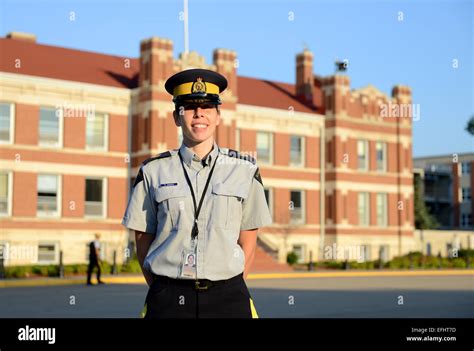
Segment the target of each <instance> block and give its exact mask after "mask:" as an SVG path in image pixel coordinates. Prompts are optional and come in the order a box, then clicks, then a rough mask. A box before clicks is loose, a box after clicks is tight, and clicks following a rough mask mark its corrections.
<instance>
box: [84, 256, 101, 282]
mask: <svg viewBox="0 0 474 351" xmlns="http://www.w3.org/2000/svg"><path fill="white" fill-rule="evenodd" d="M95 267H97V281H99V282H100V265H99V261H98V260H96V259H95V260H94V259H91V260H89V267H87V283H88V284H90V283H91V276H92V271H93V270H94V268H95Z"/></svg>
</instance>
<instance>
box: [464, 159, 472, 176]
mask: <svg viewBox="0 0 474 351" xmlns="http://www.w3.org/2000/svg"><path fill="white" fill-rule="evenodd" d="M468 171H469V172H468ZM471 172H472V169H471V162H469V161H464V162H461V174H465V175H468V174H471Z"/></svg>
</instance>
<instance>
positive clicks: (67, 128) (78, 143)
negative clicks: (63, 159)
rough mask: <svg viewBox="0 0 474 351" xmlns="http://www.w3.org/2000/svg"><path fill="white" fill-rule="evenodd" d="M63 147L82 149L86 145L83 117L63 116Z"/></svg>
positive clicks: (84, 119)
mask: <svg viewBox="0 0 474 351" xmlns="http://www.w3.org/2000/svg"><path fill="white" fill-rule="evenodd" d="M63 121H64V147H67V148H76V149H84V148H85V147H86V122H87V119H86V118H85V117H64V119H63Z"/></svg>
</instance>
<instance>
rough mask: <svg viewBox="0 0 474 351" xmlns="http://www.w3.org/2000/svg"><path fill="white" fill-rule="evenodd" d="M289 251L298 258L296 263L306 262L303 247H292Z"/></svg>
mask: <svg viewBox="0 0 474 351" xmlns="http://www.w3.org/2000/svg"><path fill="white" fill-rule="evenodd" d="M291 251H293V252H294V253H295V254H296V257H298V261H297V262H298V263H304V262H305V261H306V257H305V246H304V245H293V249H292V250H291Z"/></svg>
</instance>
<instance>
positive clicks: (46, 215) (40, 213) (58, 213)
mask: <svg viewBox="0 0 474 351" xmlns="http://www.w3.org/2000/svg"><path fill="white" fill-rule="evenodd" d="M40 175H45V176H56V177H57V185H58V189H57V191H56V212H54V213H49V212H43V211H38V198H36V217H40V218H59V217H61V214H62V184H63V182H62V176H61V174H55V173H38V174H37V175H36V194H38V178H39V176H40Z"/></svg>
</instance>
